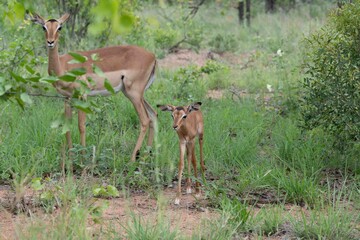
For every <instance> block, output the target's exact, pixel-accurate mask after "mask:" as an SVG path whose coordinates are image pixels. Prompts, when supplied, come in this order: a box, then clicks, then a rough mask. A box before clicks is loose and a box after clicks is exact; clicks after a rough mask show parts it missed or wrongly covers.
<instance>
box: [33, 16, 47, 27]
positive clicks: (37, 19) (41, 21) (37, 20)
mask: <svg viewBox="0 0 360 240" xmlns="http://www.w3.org/2000/svg"><path fill="white" fill-rule="evenodd" d="M31 21H32V22H33V23H36V24H40V25H41V26H44V24H45V20H44V18H43V17H41V16H40V15H39V14H37V13H34V14H33V16H32V18H31Z"/></svg>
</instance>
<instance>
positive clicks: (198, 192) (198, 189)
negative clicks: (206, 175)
mask: <svg viewBox="0 0 360 240" xmlns="http://www.w3.org/2000/svg"><path fill="white" fill-rule="evenodd" d="M191 155H192V158H191V162H192V166H193V168H194V176H195V179H196V183H195V193H196V196H197V197H198V196H199V195H200V183H199V181H198V180H197V177H198V175H197V167H196V156H195V142H192V144H191Z"/></svg>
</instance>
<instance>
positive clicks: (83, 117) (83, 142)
mask: <svg viewBox="0 0 360 240" xmlns="http://www.w3.org/2000/svg"><path fill="white" fill-rule="evenodd" d="M85 124H86V113H85V112H83V111H81V110H79V111H78V127H79V132H80V144H81V146H83V147H85V146H86V125H85ZM85 154H86V151H85V149H83V150H81V157H80V162H81V163H83V162H84V161H85ZM85 169H86V168H84V171H85Z"/></svg>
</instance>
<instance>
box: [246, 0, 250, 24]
mask: <svg viewBox="0 0 360 240" xmlns="http://www.w3.org/2000/svg"><path fill="white" fill-rule="evenodd" d="M250 10H251V0H246V23H247V25H248V26H250V18H251V14H250Z"/></svg>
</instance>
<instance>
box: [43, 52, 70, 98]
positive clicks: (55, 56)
mask: <svg viewBox="0 0 360 240" xmlns="http://www.w3.org/2000/svg"><path fill="white" fill-rule="evenodd" d="M48 55H49V60H48V61H49V63H48V73H49V75H55V76H61V75H63V74H64V73H65V71H64V69H62V67H61V64H60V57H59V51H58V46H57V45H55V47H54V48H48ZM53 85H54V87H55V88H56V90H57V91H58V92H59V93H60V94H62V95H64V96H66V97H71V96H72V94H73V88H75V84H74V83H68V82H64V81H60V80H58V81H56V82H54V83H53Z"/></svg>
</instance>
